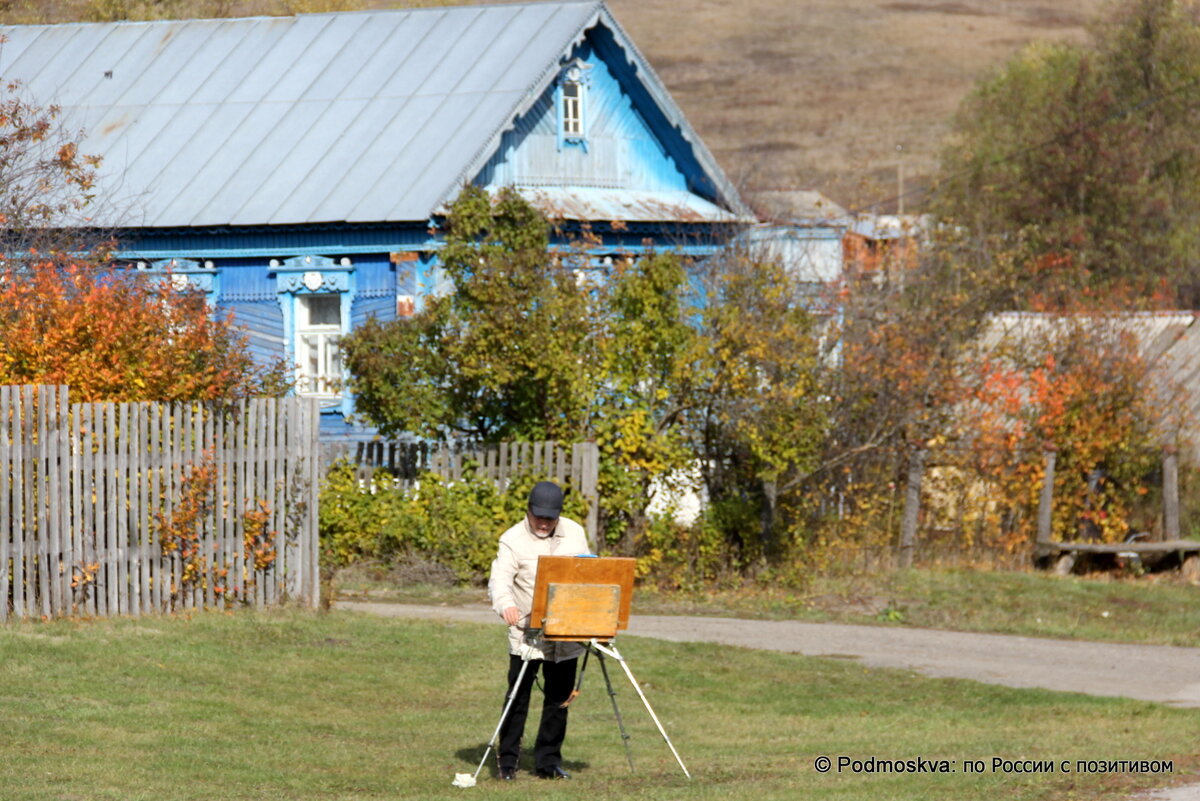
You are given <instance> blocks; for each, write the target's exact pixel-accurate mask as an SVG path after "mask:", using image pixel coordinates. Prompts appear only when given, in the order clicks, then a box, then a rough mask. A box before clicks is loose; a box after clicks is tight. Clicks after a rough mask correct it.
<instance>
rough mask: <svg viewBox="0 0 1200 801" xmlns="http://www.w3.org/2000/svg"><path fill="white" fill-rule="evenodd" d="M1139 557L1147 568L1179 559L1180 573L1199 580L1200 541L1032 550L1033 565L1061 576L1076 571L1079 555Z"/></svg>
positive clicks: (1057, 546)
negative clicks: (1125, 555)
mask: <svg viewBox="0 0 1200 801" xmlns="http://www.w3.org/2000/svg"><path fill="white" fill-rule="evenodd" d="M1120 554H1136V555H1137V558H1138V559H1139V560H1141V562H1142V563H1143V564H1146V565H1147V566H1154V565H1157V564H1159V563H1161V562H1163V561H1166V560H1169V559H1170V558H1171V557H1172V556H1174V557H1176V559H1177V560H1178V565H1179V568H1180V570H1181V571H1182V572H1183V574H1184V576H1186V577H1187V578H1188V579H1189V580H1192V581H1196V580H1200V540H1166V541H1164V542H1039V543H1037V544H1036V545H1035V546H1034V549H1033V562H1034V564H1035V565H1037V566H1038V567H1040V568H1043V569H1048V568H1053V569H1054V572H1055V573H1057V574H1059V575H1060V576H1065V575H1067V574H1069V573H1070V572H1071V571H1072V570H1074V568H1075V564H1076V562H1077V561H1078V560H1079V557H1080V556H1088V557H1108V558H1111V559H1113V560H1115V559H1116V558H1117V556H1118V555H1120Z"/></svg>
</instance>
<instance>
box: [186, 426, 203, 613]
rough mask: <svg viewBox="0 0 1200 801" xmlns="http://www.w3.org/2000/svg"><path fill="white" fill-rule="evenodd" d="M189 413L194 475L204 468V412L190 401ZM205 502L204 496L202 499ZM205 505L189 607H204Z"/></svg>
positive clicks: (198, 526)
mask: <svg viewBox="0 0 1200 801" xmlns="http://www.w3.org/2000/svg"><path fill="white" fill-rule="evenodd" d="M187 415H188V423H189V426H188V431H189V437H190V439H189V440H188V452H189V459H188V462H189V464H190V465H191V469H192V471H193V475H195V474H196V473H198V472H200V471H201V470H203V468H204V441H203V440H204V413H203V410H202V409H201V407H200V404H198V403H189V404H188V405H187ZM195 483H196V484H197V486H198V488H199V489H203V486H202V485H200V483H199V482H198V481H197V482H195ZM200 502H201V504H203V496H201V499H200ZM203 511H204V510H203V505H201V507H200V509H199V510H198V513H197V517H196V530H195V537H196V539H195V541H194V544H193V547H194V548H195V549H196V552H195V553H194V554H193V555H192V562H193V568H194V569H193V571H192V585H191V592H189V593H188V608H189V609H195V608H196V607H200V608H201V609H203V608H204V593H203V589H202V588H201V585H202V584H203V583H204V571H203V570H202V569H201V568H200V565H201V564H202V562H203V559H204V529H205V526H206V524H207V522H208V521H207V520H205V519H204V514H203Z"/></svg>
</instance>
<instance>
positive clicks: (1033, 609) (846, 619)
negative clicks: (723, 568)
mask: <svg viewBox="0 0 1200 801" xmlns="http://www.w3.org/2000/svg"><path fill="white" fill-rule="evenodd" d="M336 587H337V590H338V592H339V593H340V594H341V595H342V596H344V597H346V598H362V599H367V598H369V599H371V600H392V601H398V602H402V603H403V602H408V603H435V604H451V605H453V604H463V603H477V602H478V603H482V602H486V600H487V594H486V592H485V591H484V590H483V589H480V588H478V587H445V586H433V585H428V584H413V583H404V584H401V583H398V582H395V581H389V580H388V578H387V575H386V573H384V572H372V571H371V570H364V569H359V570H351V571H346V572H344V573H343V574H342V575H341V576H339V578H338V580H337V582H336ZM634 613H635V614H686V615H716V616H724V617H729V616H733V617H751V618H768V619H776V620H806V621H818V622H839V623H869V624H880V625H901V626H905V625H907V626H921V627H925V628H940V629H951V630H956V631H983V632H996V633H1001V634H1020V635H1024V636H1031V637H1056V638H1067V639H1086V640H1098V641H1111V642H1140V643H1152V644H1157V645H1186V646H1200V587H1197V586H1195V585H1190V584H1188V583H1186V582H1183V581H1181V580H1179V578H1178V577H1177V575H1173V574H1161V575H1155V576H1143V577H1140V578H1119V577H1113V576H1111V575H1108V574H1097V575H1094V576H1055V575H1051V574H1047V573H1035V572H1019V571H984V570H964V569H939V568H926V569H916V570H900V571H895V572H887V573H878V574H874V575H861V576H854V577H829V576H816V577H814V578H813V579H812V581H811V582H810V584H809V586H808V587H807V588H806V589H805V590H803V591H797V590H790V589H786V588H777V587H776V588H772V587H766V588H764V587H761V586H748V587H745V588H739V589H711V590H704V591H695V592H663V591H659V590H655V589H652V588H648V587H641V586H640V587H638V589H637V594H636V595H635V598H634Z"/></svg>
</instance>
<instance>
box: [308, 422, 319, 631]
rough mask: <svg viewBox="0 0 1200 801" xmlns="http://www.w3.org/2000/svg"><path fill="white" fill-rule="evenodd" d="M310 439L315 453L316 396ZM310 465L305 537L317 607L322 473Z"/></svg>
mask: <svg viewBox="0 0 1200 801" xmlns="http://www.w3.org/2000/svg"><path fill="white" fill-rule="evenodd" d="M307 423H308V431H309V441H308V443H307V446H308V448H307V449H308V452H309V453H310V454H315V453H316V452H317V449H318V448H319V447H320V442H321V409H320V406H318V405H317V401H316V399H315V398H309V399H308V415H307ZM307 461H308V463H309V465H310V467H309V471H308V482H307V484H308V486H307V488H306V490H305V492H306V495H307V496H308V498H309V499H310V500H309V503H308V509H307V511H308V521H307V522H308V528H307V530H306V531H305V537H306V539H307V541H308V564H309V568H308V576H309V581H310V586H311V588H312V589H311V595H310V596H309V597H310V598H311V599H312V601H311V608H312V609H317V608H319V607H320V605H321V571H320V569H319V564H320V541H319V540H318V538H317V490H318V489H319V486H320V479H321V476H320V473H318V472H317V467H316V460H315V459H312V458H309V459H308V460H307Z"/></svg>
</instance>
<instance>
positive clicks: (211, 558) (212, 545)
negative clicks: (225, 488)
mask: <svg viewBox="0 0 1200 801" xmlns="http://www.w3.org/2000/svg"><path fill="white" fill-rule="evenodd" d="M195 408H196V413H197V414H198V415H199V416H200V423H201V426H202V427H203V433H202V435H201V440H200V448H201V457H200V458H201V462H202V463H203V464H204V465H205V466H206V467H209V468H210V469H211V470H214V471H215V470H216V459H217V456H216V449H215V446H214V444H213V416H212V408H211V407H210V406H208V405H206V404H198V405H197V406H196V407H195ZM212 476H213V478H212V481H213V483H212V498H211V499H210V501H211V502H210V504H209V508H208V514H207V515H205V519H204V534H203V536H202V538H201V546H200V558H201V560H202V564H203V565H204V574H203V579H202V582H201V583H202V584H203V586H202V587H200V592H201V594H202V595H203V596H204V608H205V609H212V608H213V607H214V606H215V605H216V595H215V594H214V593H213V580H214V579H215V578H216V574H215V573H214V571H213V568H214V566H215V563H216V533H217V499H218V497H219V495H218V492H219V490H220V487H219V485H218V484H217V483H216V474H215V473H212Z"/></svg>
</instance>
